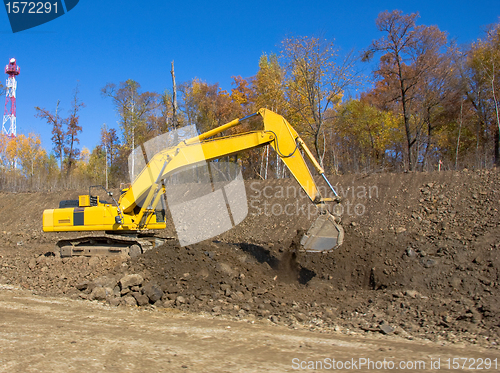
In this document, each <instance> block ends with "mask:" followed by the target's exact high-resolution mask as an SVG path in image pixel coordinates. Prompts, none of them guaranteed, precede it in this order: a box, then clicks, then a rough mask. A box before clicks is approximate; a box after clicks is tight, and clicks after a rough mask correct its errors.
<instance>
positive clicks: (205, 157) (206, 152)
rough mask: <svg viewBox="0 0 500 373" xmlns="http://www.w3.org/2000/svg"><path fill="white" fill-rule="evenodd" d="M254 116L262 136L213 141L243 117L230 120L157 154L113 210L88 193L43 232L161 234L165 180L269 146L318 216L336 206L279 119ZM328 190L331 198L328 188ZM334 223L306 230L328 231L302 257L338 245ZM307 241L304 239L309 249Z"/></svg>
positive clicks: (51, 213)
mask: <svg viewBox="0 0 500 373" xmlns="http://www.w3.org/2000/svg"><path fill="white" fill-rule="evenodd" d="M257 115H260V116H261V117H262V119H263V123H264V129H262V130H257V131H251V132H245V133H239V134H234V135H228V136H225V137H224V136H223V137H221V136H218V137H214V136H215V135H218V134H220V133H221V132H223V131H225V130H227V129H229V128H231V127H234V126H236V125H238V124H240V123H241V122H242V121H243V120H246V119H247V118H248V117H246V118H243V119H235V120H233V121H231V122H229V123H227V124H225V125H222V126H220V127H217V128H215V129H213V130H210V131H208V132H206V133H203V134H201V135H199V136H196V137H193V138H190V139H188V140H185V141H182V142H180V143H179V144H177V145H176V146H173V147H170V148H166V149H163V150H161V151H159V152H158V153H156V154H155V155H154V156H153V157H152V158H151V159H149V160H148V162H147V165H146V166H145V167H144V169H143V170H142V171H141V172H140V173H139V175H138V176H137V177H136V178H135V180H134V181H133V183H132V184H131V186H130V187H129V188H128V189H126V190H123V191H122V194H121V196H120V198H119V200H118V202H117V203H115V205H113V204H107V203H101V202H99V200H98V199H97V200H96V197H92V196H91V195H90V193H89V195H88V196H85V195H82V196H80V197H79V200H78V206H71V207H65V208H64V207H63V208H59V209H50V210H45V211H44V214H43V230H44V231H45V232H68V231H108V232H116V233H120V232H144V231H147V230H151V229H163V228H165V221H164V216H165V211H164V208H163V207H160V208H158V207H157V206H161V204H160V200H161V198H162V196H163V195H164V192H165V186H164V185H163V180H164V179H165V178H167V177H168V176H169V175H170V174H172V173H173V172H175V171H178V170H181V169H183V168H185V167H186V166H190V165H194V164H198V163H200V162H204V161H210V160H214V159H217V158H220V157H224V156H228V155H232V154H236V153H240V152H242V151H245V150H249V149H253V148H257V147H260V146H264V145H271V146H272V147H273V148H274V150H275V151H276V152H277V153H278V155H279V156H280V157H281V159H282V160H283V162H284V163H285V165H286V166H287V167H288V169H289V170H290V172H291V174H292V175H293V177H294V178H295V180H296V181H297V182H298V183H299V185H300V186H301V187H302V188H303V190H304V191H305V193H306V194H307V195H308V197H309V198H310V200H311V201H312V202H313V203H314V204H316V205H318V206H319V207H320V208H319V211H320V212H321V213H323V214H324V213H327V212H326V211H327V210H326V209H324V208H321V207H322V206H324V205H325V203H327V202H338V198H323V197H322V196H321V194H320V193H319V190H318V187H317V185H316V183H315V181H314V179H313V176H312V174H311V172H310V170H309V168H308V166H307V163H306V161H305V158H307V159H308V160H309V161H310V162H311V164H312V165H313V166H314V168H315V169H316V171H317V172H318V174H320V175H321V176H323V178H324V179H325V180H326V181H327V183H328V180H327V179H326V177H325V175H324V170H323V169H322V167H321V166H320V165H319V163H318V162H317V161H316V159H315V158H314V156H313V155H312V153H311V151H310V150H309V149H308V148H307V146H306V144H305V143H304V141H303V140H302V139H301V138H300V136H299V135H298V133H297V132H296V131H295V129H293V127H292V126H291V125H290V124H289V123H288V122H287V121H286V119H284V118H283V117H282V116H281V115H278V114H276V113H274V112H272V111H270V110H267V109H260V110H259V111H258V112H257V113H255V114H253V115H252V116H257ZM249 117H251V116H249ZM302 153H303V154H304V156H303V155H302ZM304 157H305V158H304ZM328 185H329V186H330V188H331V189H332V191H333V192H334V193H335V191H334V190H333V188H332V187H331V185H330V184H329V183H328ZM139 201H140V202H139ZM60 207H62V206H60ZM328 214H329V213H328ZM335 221H336V220H335V218H334V217H333V216H332V217H331V218H330V219H326V220H325V219H323V220H322V221H321V224H320V223H318V224H317V225H316V229H313V230H310V232H311V231H313V232H316V231H318V227H319V226H320V225H321V227H322V226H323V225H325V226H326V225H329V228H328V229H327V227H325V228H324V229H323V228H321V229H320V230H321V231H322V232H323V233H325V232H327V233H326V234H323V235H322V233H321V232H317V234H318V235H320V236H322V237H323V236H325V237H323V238H322V240H321V241H322V244H321V245H313V246H316V247H309V249H308V251H322V252H324V251H329V250H331V249H334V248H336V247H338V246H339V245H340V244H341V243H342V240H343V229H342V227H341V226H340V225H338V224H336V222H335ZM325 222H327V223H325ZM313 226H314V225H313ZM313 235H316V233H314V234H313ZM328 237H331V240H330V241H328V242H327V244H326V245H325V243H324V242H325V240H327V239H328ZM313 238H314V237H310V239H309V238H308V239H309V241H308V242H309V246H311V242H313V241H312V240H313ZM306 241H307V240H306ZM314 242H316V241H314ZM306 247H307V246H306ZM318 248H319V249H318Z"/></svg>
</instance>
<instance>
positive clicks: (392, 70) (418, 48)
mask: <svg viewBox="0 0 500 373" xmlns="http://www.w3.org/2000/svg"><path fill="white" fill-rule="evenodd" d="M417 18H418V13H412V14H409V15H406V14H403V13H402V12H401V11H399V10H394V11H392V12H388V11H385V12H382V13H380V14H379V16H378V17H377V19H376V24H377V28H378V30H379V31H381V32H383V33H384V36H382V37H381V38H379V39H378V40H375V41H373V43H372V44H371V46H370V47H369V48H368V49H367V50H366V51H365V52H364V56H363V60H365V61H367V60H369V59H371V57H372V56H373V54H374V53H377V52H382V53H383V55H382V57H381V59H380V64H379V68H378V69H377V70H376V71H375V75H376V77H378V78H379V79H382V80H384V82H385V85H387V86H388V88H389V89H388V90H387V93H389V95H390V100H391V101H394V102H396V103H398V105H400V108H401V113H402V116H403V125H404V131H405V135H406V145H407V155H406V156H407V164H408V168H409V169H410V170H414V168H415V164H416V159H417V156H416V153H417V152H414V151H413V149H414V146H415V145H416V144H417V141H418V139H419V136H418V135H419V133H420V130H421V127H418V126H417V125H416V123H412V114H413V113H414V112H412V101H414V100H415V98H416V95H417V92H418V89H417V88H416V86H417V85H418V84H419V83H422V82H423V77H424V75H425V74H428V73H430V72H431V71H432V70H433V69H434V67H435V65H436V64H437V63H439V58H438V59H436V56H437V54H438V53H439V50H440V49H441V48H442V47H443V46H444V45H445V44H446V35H445V34H444V33H443V32H441V31H439V29H438V28H437V27H435V26H430V27H426V26H417V25H416V19H417ZM417 127H418V128H417Z"/></svg>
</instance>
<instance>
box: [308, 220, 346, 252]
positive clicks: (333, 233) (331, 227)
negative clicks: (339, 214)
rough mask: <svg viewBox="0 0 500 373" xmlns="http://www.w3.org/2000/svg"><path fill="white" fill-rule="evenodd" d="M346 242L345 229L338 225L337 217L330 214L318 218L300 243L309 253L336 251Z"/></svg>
mask: <svg viewBox="0 0 500 373" xmlns="http://www.w3.org/2000/svg"><path fill="white" fill-rule="evenodd" d="M343 240H344V229H343V228H342V226H341V225H339V224H337V222H336V219H335V217H334V216H333V215H332V214H330V213H326V214H321V215H320V216H318V218H317V219H316V221H315V222H314V224H313V225H311V227H310V228H309V230H308V231H307V233H306V234H305V235H304V236H303V237H302V239H301V241H300V243H301V245H302V248H303V250H305V251H307V252H313V253H318V252H323V253H326V252H329V251H332V250H335V249H336V248H338V247H339V246H340V245H342V241H343Z"/></svg>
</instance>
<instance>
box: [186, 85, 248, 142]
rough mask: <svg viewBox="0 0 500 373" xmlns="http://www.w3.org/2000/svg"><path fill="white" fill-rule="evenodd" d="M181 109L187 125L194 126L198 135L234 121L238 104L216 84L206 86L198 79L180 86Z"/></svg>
mask: <svg viewBox="0 0 500 373" xmlns="http://www.w3.org/2000/svg"><path fill="white" fill-rule="evenodd" d="M180 90H181V92H182V94H183V102H184V105H183V108H184V113H185V114H186V117H187V120H188V121H189V123H193V124H196V127H197V129H198V131H199V132H200V133H203V132H206V131H207V130H209V129H212V128H215V127H218V126H220V125H222V124H225V123H227V122H229V121H230V120H232V119H234V117H235V113H237V112H238V104H237V103H235V102H234V101H233V100H232V99H231V95H230V94H229V93H228V92H227V91H226V90H223V89H222V88H220V86H219V84H218V83H215V84H208V83H206V82H203V81H201V80H199V79H194V80H192V81H190V82H187V83H184V84H182V85H181V87H180Z"/></svg>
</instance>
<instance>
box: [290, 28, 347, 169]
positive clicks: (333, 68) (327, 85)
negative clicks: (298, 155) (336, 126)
mask: <svg viewBox="0 0 500 373" xmlns="http://www.w3.org/2000/svg"><path fill="white" fill-rule="evenodd" d="M281 60H282V61H283V68H284V71H285V86H286V98H287V100H288V104H289V106H290V112H289V113H288V116H289V118H291V120H292V122H294V120H293V119H294V117H295V118H296V120H297V122H299V123H300V124H301V125H302V126H300V127H299V126H298V127H299V128H300V129H302V131H304V133H305V134H306V135H308V136H309V137H310V138H311V139H312V143H313V145H314V150H315V151H316V155H317V156H318V158H319V160H320V163H323V158H324V156H325V151H326V149H325V133H324V131H325V126H326V124H327V123H328V122H329V121H331V120H332V119H333V118H330V117H328V116H327V113H329V112H330V113H331V111H329V109H331V108H333V107H335V106H337V105H338V104H340V102H341V100H342V97H343V95H344V92H345V90H346V88H347V87H348V86H350V85H351V84H352V83H353V82H354V75H353V64H354V59H353V58H352V55H351V54H348V55H347V56H346V57H344V58H341V57H339V53H338V48H337V47H336V46H335V44H334V42H333V41H329V40H324V39H321V38H316V37H307V36H306V37H291V38H286V39H284V40H283V42H282V50H281Z"/></svg>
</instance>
